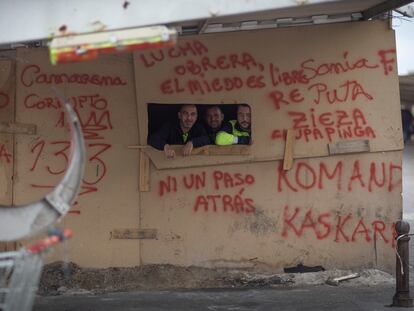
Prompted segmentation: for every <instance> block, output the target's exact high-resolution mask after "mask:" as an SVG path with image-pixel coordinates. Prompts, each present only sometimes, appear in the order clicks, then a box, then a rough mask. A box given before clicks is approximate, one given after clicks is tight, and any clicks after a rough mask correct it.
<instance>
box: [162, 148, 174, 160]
mask: <svg viewBox="0 0 414 311" xmlns="http://www.w3.org/2000/svg"><path fill="white" fill-rule="evenodd" d="M164 153H165V156H166V157H167V158H168V159H174V158H175V151H174V149H172V148H171V146H170V145H168V144H165V146H164Z"/></svg>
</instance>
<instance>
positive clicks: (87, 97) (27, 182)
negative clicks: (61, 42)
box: [14, 49, 139, 267]
mask: <svg viewBox="0 0 414 311" xmlns="http://www.w3.org/2000/svg"><path fill="white" fill-rule="evenodd" d="M17 59H18V60H21V61H19V62H18V63H17V97H16V119H17V121H18V122H20V123H28V124H36V125H37V134H36V135H29V136H28V135H25V136H23V135H17V136H16V148H15V159H16V160H15V162H16V163H15V166H16V175H15V179H16V181H17V183H16V185H15V188H14V201H15V204H22V203H26V202H29V201H32V200H35V199H38V198H39V197H41V196H42V195H43V194H45V193H46V192H47V191H48V190H50V189H51V188H52V187H53V186H54V185H55V184H56V183H57V182H58V180H59V179H60V178H61V177H62V176H63V173H64V171H65V169H66V167H67V165H68V163H67V162H68V158H69V152H70V148H69V147H70V137H69V132H68V126H67V122H66V119H65V113H64V110H63V108H62V107H61V105H60V99H59V95H58V94H59V93H62V95H63V96H65V97H67V98H68V99H69V100H70V101H71V102H72V103H73V105H74V109H75V111H76V112H77V113H78V115H79V118H80V122H81V124H82V129H83V133H84V138H85V144H86V149H87V162H86V171H85V176H84V179H83V183H82V186H81V190H80V195H79V197H78V200H77V202H76V203H75V205H74V207H73V209H72V210H71V211H70V214H69V215H68V216H67V217H66V218H65V221H64V222H65V224H64V225H65V226H67V227H69V228H71V229H73V230H74V232H75V235H74V238H73V240H72V242H71V243H70V247H71V249H70V253H71V256H73V257H72V258H73V260H74V261H76V262H79V263H81V264H82V265H85V266H96V267H101V266H124V265H127V266H128V265H136V264H139V248H138V245H137V244H136V243H135V244H134V243H128V241H120V240H117V241H115V242H114V241H113V240H111V231H112V229H113V228H117V227H138V224H139V209H138V203H137V202H138V191H137V188H138V184H137V171H138V164H137V155H136V154H135V153H133V152H130V151H129V150H128V149H127V146H128V145H130V144H135V143H136V142H137V123H136V105H135V91H134V75H133V67H132V58H131V55H120V56H113V57H106V58H103V59H100V60H99V61H98V62H88V63H79V64H71V65H67V66H56V67H55V66H52V65H50V62H49V59H48V53H47V50H45V49H21V50H18V53H17ZM55 90H57V91H58V93H56V92H55Z"/></svg>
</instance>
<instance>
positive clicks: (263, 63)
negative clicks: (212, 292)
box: [134, 23, 402, 270]
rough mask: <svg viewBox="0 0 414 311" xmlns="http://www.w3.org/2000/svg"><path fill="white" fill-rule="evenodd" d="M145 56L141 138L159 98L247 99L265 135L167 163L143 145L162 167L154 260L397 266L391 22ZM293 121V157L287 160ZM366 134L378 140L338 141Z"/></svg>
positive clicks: (208, 39)
mask: <svg viewBox="0 0 414 311" xmlns="http://www.w3.org/2000/svg"><path fill="white" fill-rule="evenodd" d="M134 60H135V69H136V75H137V79H136V88H137V102H138V111H139V127H140V140H141V143H142V144H145V139H146V135H147V132H146V125H147V122H148V121H147V114H146V105H147V104H148V103H163V104H168V103H195V104H234V103H248V104H249V105H250V106H251V107H252V133H253V142H254V143H253V145H252V146H251V147H250V149H251V150H250V155H248V156H237V155H233V156H229V155H227V156H192V157H191V159H186V158H184V157H178V159H175V160H174V161H168V160H166V159H165V158H164V155H163V153H162V152H158V151H155V150H153V149H146V150H145V152H146V153H147V154H148V155H149V156H150V157H151V159H152V161H153V162H154V167H152V169H151V192H149V193H143V194H142V219H143V222H142V225H143V226H144V227H147V228H155V229H157V230H158V240H145V241H143V244H142V249H141V250H142V261H143V263H174V264H179V265H194V264H195V265H202V266H209V267H214V266H232V267H234V266H256V267H271V268H281V267H286V266H292V265H296V264H298V263H300V262H301V263H303V264H307V265H323V266H325V267H352V266H369V265H378V266H380V267H383V268H386V269H389V270H391V267H392V265H393V264H394V255H393V243H394V242H393V234H394V233H393V222H394V221H396V220H397V219H399V218H400V214H401V152H400V151H398V150H400V149H401V148H402V141H401V126H400V120H399V118H400V112H399V105H398V81H397V76H396V69H395V68H396V67H395V65H396V64H395V49H394V39H393V32H392V31H391V30H389V29H387V27H386V25H385V24H384V23H363V24H357V23H354V24H351V25H350V24H343V25H335V26H332V25H330V26H321V27H309V28H297V29H278V30H266V31H257V32H245V33H244V32H239V33H227V34H220V35H217V34H216V35H206V36H202V37H193V38H183V39H182V40H180V41H179V44H178V47H176V48H173V49H169V50H163V51H151V52H143V53H137V54H136V55H135V59H134ZM290 128H292V129H294V131H295V143H294V151H293V153H294V157H295V162H294V165H293V168H292V169H290V170H288V171H283V169H281V165H282V164H281V163H282V162H281V161H277V160H278V159H282V158H283V153H284V149H285V140H284V132H285V130H287V129H290ZM363 139H366V140H369V144H370V147H369V152H365V153H360V154H358V155H347V154H344V155H336V156H334V155H332V154H330V152H329V149H328V144H329V143H337V142H343V141H358V140H363ZM331 153H332V152H331ZM272 160H273V161H272ZM238 162H241V163H242V164H237V165H236V164H230V163H238ZM243 162H245V163H243ZM206 164H208V165H209V166H207V167H206V166H205V165H206ZM218 164H227V165H218ZM210 165H215V166H210ZM179 168H181V169H179ZM152 202H158V203H157V204H156V205H154V204H153V203H152Z"/></svg>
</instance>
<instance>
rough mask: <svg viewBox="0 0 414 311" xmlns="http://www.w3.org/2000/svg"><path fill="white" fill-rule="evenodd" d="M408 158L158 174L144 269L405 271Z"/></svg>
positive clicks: (148, 209)
mask: <svg viewBox="0 0 414 311" xmlns="http://www.w3.org/2000/svg"><path fill="white" fill-rule="evenodd" d="M401 155H402V153H401V152H400V151H395V152H385V153H365V154H354V155H341V156H330V157H317V158H308V159H295V161H294V163H293V166H292V168H291V169H290V170H289V171H285V170H283V161H282V160H281V161H273V162H267V163H254V164H248V165H245V164H238V165H222V166H214V167H204V168H191V169H179V170H177V169H175V170H156V171H153V173H152V179H151V189H153V191H151V193H145V194H144V195H143V198H144V199H143V210H142V216H143V222H142V225H143V227H147V228H153V229H155V230H157V232H158V235H157V240H143V241H142V243H143V248H142V260H143V263H144V264H152V263H169V264H177V265H183V266H187V265H198V266H206V267H254V268H256V269H260V268H264V269H272V270H273V271H275V269H276V270H278V269H279V270H281V269H282V268H283V267H289V266H294V265H296V264H298V263H303V264H304V265H311V266H312V265H322V266H323V267H325V268H349V267H360V266H377V267H381V269H386V270H388V271H390V272H391V271H392V270H393V265H394V263H395V248H394V235H393V234H394V231H393V223H394V222H395V221H397V220H398V219H400V217H401Z"/></svg>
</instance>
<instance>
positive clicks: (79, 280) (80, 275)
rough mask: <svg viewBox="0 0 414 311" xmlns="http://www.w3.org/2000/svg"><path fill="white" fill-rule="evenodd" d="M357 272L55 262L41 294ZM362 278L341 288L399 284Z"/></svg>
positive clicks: (315, 278) (322, 279) (299, 281)
mask: <svg viewBox="0 0 414 311" xmlns="http://www.w3.org/2000/svg"><path fill="white" fill-rule="evenodd" d="M353 272H355V271H350V270H330V271H320V272H312V273H278V274H272V273H269V272H266V273H258V272H256V271H250V270H248V269H209V268H202V267H179V266H173V265H144V266H140V267H132V268H107V269H91V268H81V267H79V266H78V265H76V264H74V263H67V264H65V263H63V262H55V263H51V264H48V265H46V266H45V267H44V268H43V273H42V277H41V280H40V284H39V294H40V295H61V294H73V293H83V292H92V293H102V292H116V291H130V290H167V289H196V288H200V289H206V288H257V287H260V288H266V287H279V286H282V287H283V286H289V287H292V286H306V285H321V284H325V283H326V281H327V280H328V279H329V278H334V277H339V276H344V275H349V274H351V273H353ZM357 272H359V274H360V276H359V277H358V278H355V279H352V280H347V281H343V282H341V283H340V286H360V285H366V286H370V285H378V284H384V285H385V284H395V280H394V278H393V276H391V275H390V274H388V273H385V272H382V271H379V270H375V269H366V270H361V271H357Z"/></svg>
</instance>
